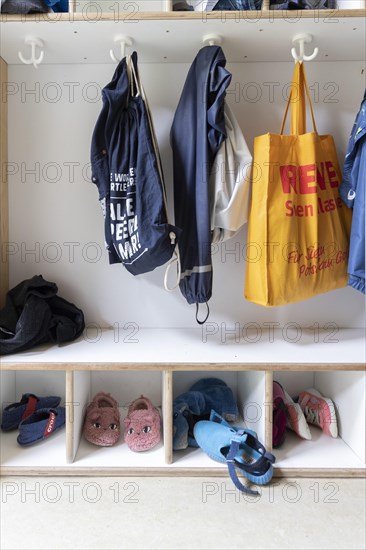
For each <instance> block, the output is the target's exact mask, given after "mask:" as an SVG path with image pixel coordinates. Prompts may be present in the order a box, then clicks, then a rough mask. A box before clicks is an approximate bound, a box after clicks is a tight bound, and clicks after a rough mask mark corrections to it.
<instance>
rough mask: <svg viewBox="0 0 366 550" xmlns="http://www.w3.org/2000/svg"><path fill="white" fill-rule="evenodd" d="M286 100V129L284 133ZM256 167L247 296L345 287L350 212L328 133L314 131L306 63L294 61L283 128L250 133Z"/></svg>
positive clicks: (284, 299)
mask: <svg viewBox="0 0 366 550" xmlns="http://www.w3.org/2000/svg"><path fill="white" fill-rule="evenodd" d="M305 92H306V96H307V98H308V101H309V106H310V112H311V117H312V121H313V129H314V131H313V132H310V133H306V103H305V98H306V96H305ZM290 105H291V134H290V135H283V130H284V126H285V122H286V118H287V113H288V110H289V107H290ZM253 166H254V168H253V182H252V183H253V185H252V201H251V207H250V214H249V229H248V247H247V267H246V279H245V297H246V298H247V299H248V300H250V301H251V302H255V303H256V304H260V305H262V306H279V305H283V304H290V303H293V302H297V301H299V300H305V299H307V298H311V297H312V296H315V295H317V294H320V293H322V292H328V291H329V290H334V289H336V288H341V287H344V286H346V284H347V259H348V248H349V236H350V227H351V216H352V214H351V210H350V209H348V208H347V207H346V206H345V205H344V204H343V203H342V201H341V198H340V196H339V192H338V187H339V185H340V183H341V171H340V168H339V165H338V160H337V153H336V150H335V145H334V141H333V138H332V136H319V135H318V133H317V130H316V125H315V120H314V113H313V109H312V105H311V100H310V95H309V90H308V86H307V83H306V76H305V69H304V65H303V63H301V64H300V63H297V64H296V67H295V73H294V79H293V82H292V88H291V93H290V97H289V100H288V103H287V108H286V112H285V116H284V119H283V123H282V128H281V133H280V134H279V135H278V134H270V133H268V134H265V135H263V136H259V137H257V138H256V139H255V142H254V164H253Z"/></svg>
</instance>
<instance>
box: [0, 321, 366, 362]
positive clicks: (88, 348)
mask: <svg viewBox="0 0 366 550" xmlns="http://www.w3.org/2000/svg"><path fill="white" fill-rule="evenodd" d="M258 326H259V325H258ZM231 328H232V327H231ZM228 329H229V327H227V330H228ZM291 340H292V341H291ZM365 354H366V350H365V330H364V329H337V331H336V332H334V333H333V334H332V332H331V331H328V332H327V331H320V332H319V333H318V332H317V331H314V329H301V330H299V329H298V328H296V327H295V328H294V329H293V330H290V329H289V330H288V331H287V332H283V331H282V330H278V329H277V330H271V331H269V330H268V329H264V328H259V329H253V330H251V331H250V330H248V331H244V329H243V328H242V327H241V328H240V330H239V327H238V330H237V331H236V332H235V333H234V334H233V333H232V332H231V333H230V332H228V331H227V332H224V330H223V329H221V327H220V326H219V325H216V324H215V323H208V324H207V325H206V326H204V327H203V328H197V329H183V328H182V329H180V330H177V329H164V328H160V329H151V328H150V329H142V328H136V329H135V332H134V333H133V334H132V333H131V330H129V331H118V332H116V331H114V330H103V331H101V330H98V329H93V330H92V329H89V330H88V331H87V332H86V333H85V334H84V336H82V337H81V338H79V340H77V341H75V342H72V343H70V344H68V345H63V346H59V347H58V346H55V345H43V346H40V347H37V348H34V349H31V350H29V351H26V352H22V353H18V354H14V355H6V356H3V357H2V358H1V361H0V367H1V370H27V369H31V370H43V369H51V370H66V371H67V370H158V371H163V370H243V369H244V370H263V371H265V370H284V371H286V370H292V371H293V370H309V371H312V370H347V369H349V370H365Z"/></svg>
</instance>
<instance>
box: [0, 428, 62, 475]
mask: <svg viewBox="0 0 366 550" xmlns="http://www.w3.org/2000/svg"><path fill="white" fill-rule="evenodd" d="M18 433H19V432H18V430H13V431H11V432H6V433H4V432H1V435H0V438H1V439H0V442H1V444H0V457H1V458H0V463H1V466H2V467H5V468H27V469H32V468H45V469H50V470H52V469H53V468H59V467H65V466H66V431H65V429H62V430H59V432H58V433H55V434H54V435H52V439H51V438H50V439H49V440H44V441H41V442H40V443H36V444H35V445H30V446H29V447H21V446H20V445H19V444H18V443H17V436H18Z"/></svg>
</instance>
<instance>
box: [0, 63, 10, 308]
mask: <svg viewBox="0 0 366 550" xmlns="http://www.w3.org/2000/svg"><path fill="white" fill-rule="evenodd" d="M7 78H8V66H7V64H6V63H5V61H4V60H3V59H2V58H0V247H1V249H0V307H2V306H3V305H4V302H5V295H6V292H7V291H8V288H9V265H8V259H7V256H6V254H5V243H7V242H8V241H9V224H8V181H7V171H6V163H7V161H8V104H7V96H6V86H5V83H6V82H7Z"/></svg>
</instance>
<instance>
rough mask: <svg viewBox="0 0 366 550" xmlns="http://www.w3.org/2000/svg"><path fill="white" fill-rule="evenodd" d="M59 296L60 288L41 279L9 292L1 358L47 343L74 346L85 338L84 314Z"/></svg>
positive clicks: (0, 314)
mask: <svg viewBox="0 0 366 550" xmlns="http://www.w3.org/2000/svg"><path fill="white" fill-rule="evenodd" d="M57 292H58V288H57V285H56V284H55V283H51V282H48V281H46V280H45V279H43V277H42V275H35V276H34V277H32V279H27V280H26V281H23V282H21V283H19V284H18V285H17V286H15V287H14V288H13V289H12V290H9V292H8V293H7V295H6V303H5V307H4V308H3V309H1V310H0V355H5V354H8V353H16V352H19V351H24V350H27V349H30V348H32V347H34V346H37V345H39V344H44V343H46V342H55V343H57V344H62V343H65V342H71V341H72V340H75V339H76V338H78V337H79V336H80V335H81V334H82V332H83V330H84V327H85V324H84V314H83V312H82V311H81V310H80V309H79V308H77V307H76V306H75V305H74V304H71V303H70V302H67V301H66V300H64V299H63V298H61V297H60V296H57Z"/></svg>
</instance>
